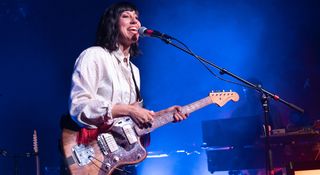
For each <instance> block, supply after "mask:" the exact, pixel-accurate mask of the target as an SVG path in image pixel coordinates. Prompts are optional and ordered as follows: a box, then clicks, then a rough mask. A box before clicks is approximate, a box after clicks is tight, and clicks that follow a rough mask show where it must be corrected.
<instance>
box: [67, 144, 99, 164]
mask: <svg viewBox="0 0 320 175" xmlns="http://www.w3.org/2000/svg"><path fill="white" fill-rule="evenodd" d="M93 155H94V150H93V148H92V147H91V146H84V145H75V146H74V147H72V156H73V158H74V159H75V160H76V162H77V163H78V165H79V166H85V165H88V164H89V163H90V162H91V159H90V157H93Z"/></svg>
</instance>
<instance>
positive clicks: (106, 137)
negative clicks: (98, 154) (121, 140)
mask: <svg viewBox="0 0 320 175" xmlns="http://www.w3.org/2000/svg"><path fill="white" fill-rule="evenodd" d="M101 136H102V138H103V141H104V143H106V144H107V146H108V148H109V150H110V152H115V151H117V150H118V149H119V146H118V145H117V143H116V141H115V139H114V138H113V136H112V135H111V134H109V133H104V134H101Z"/></svg>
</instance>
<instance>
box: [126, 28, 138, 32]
mask: <svg viewBox="0 0 320 175" xmlns="http://www.w3.org/2000/svg"><path fill="white" fill-rule="evenodd" d="M128 31H130V32H134V33H136V32H138V28H136V27H130V28H128Z"/></svg>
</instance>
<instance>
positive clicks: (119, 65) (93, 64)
mask: <svg viewBox="0 0 320 175" xmlns="http://www.w3.org/2000/svg"><path fill="white" fill-rule="evenodd" d="M129 57H130V55H129V56H128V58H126V57H125V56H124V54H123V53H122V51H121V50H120V49H118V50H117V51H113V52H111V53H110V52H109V51H108V50H107V49H104V48H102V47H98V46H95V47H90V48H88V49H86V50H84V51H83V52H82V53H81V54H80V56H79V57H78V59H77V61H76V63H75V66H74V72H73V74H72V85H71V93H70V103H69V112H70V115H71V117H72V118H73V120H75V121H76V122H77V123H78V124H79V125H80V126H81V127H88V128H96V125H100V124H102V123H104V122H106V123H107V124H111V123H112V113H111V110H112V106H113V105H115V104H131V103H134V102H135V101H136V97H137V94H136V91H135V84H134V81H133V78H132V73H131V67H130V65H129V64H128V63H130V60H129ZM132 69H133V73H134V77H135V80H136V83H137V86H138V88H139V89H140V75H139V69H138V68H137V67H136V66H135V65H133V64H132ZM83 114H84V115H83ZM105 115H106V116H107V118H108V120H107V121H105V118H104V116H105Z"/></svg>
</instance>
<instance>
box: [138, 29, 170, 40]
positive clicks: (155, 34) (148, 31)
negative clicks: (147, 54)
mask: <svg viewBox="0 0 320 175" xmlns="http://www.w3.org/2000/svg"><path fill="white" fill-rule="evenodd" d="M138 32H139V34H140V36H142V37H146V36H149V37H156V38H160V39H174V38H173V37H172V36H169V35H167V34H165V33H161V32H158V31H156V30H152V29H147V28H146V27H144V26H142V27H140V28H139V30H138Z"/></svg>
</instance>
